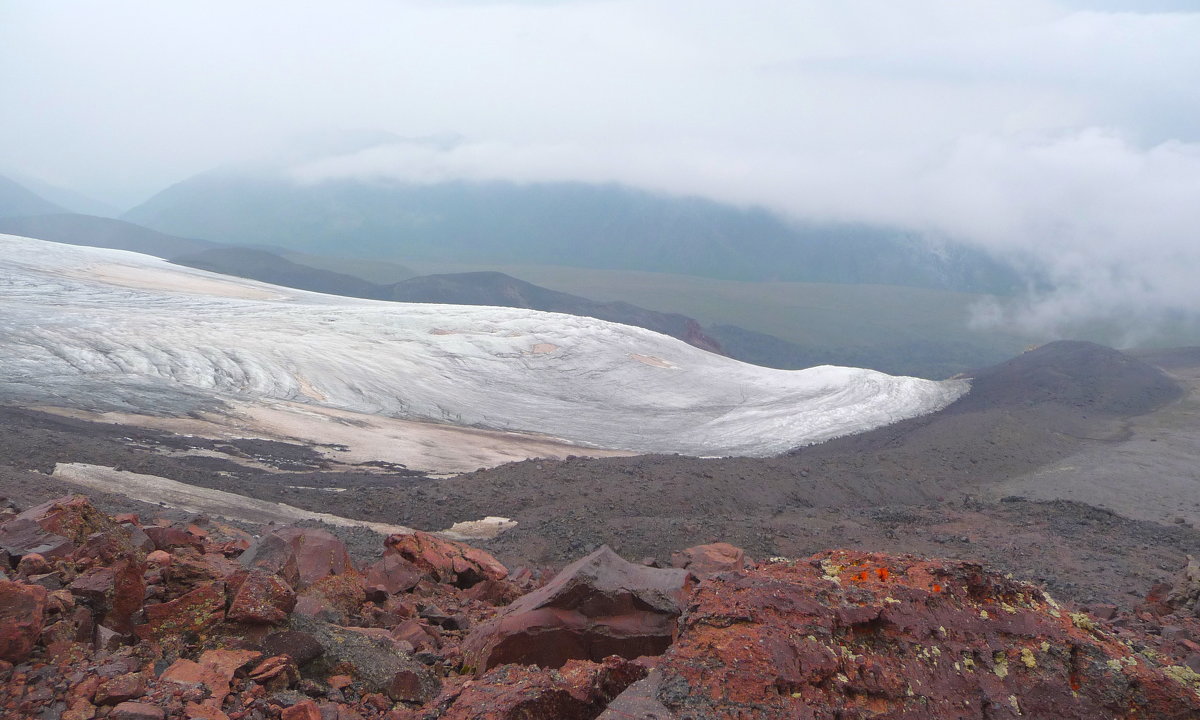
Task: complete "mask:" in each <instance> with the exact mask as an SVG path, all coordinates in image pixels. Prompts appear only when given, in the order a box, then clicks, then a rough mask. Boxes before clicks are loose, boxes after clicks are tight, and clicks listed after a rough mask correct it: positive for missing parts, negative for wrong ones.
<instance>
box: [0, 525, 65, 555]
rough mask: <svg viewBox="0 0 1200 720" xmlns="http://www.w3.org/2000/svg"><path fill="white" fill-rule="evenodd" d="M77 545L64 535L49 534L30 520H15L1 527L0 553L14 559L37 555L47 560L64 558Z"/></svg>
mask: <svg viewBox="0 0 1200 720" xmlns="http://www.w3.org/2000/svg"><path fill="white" fill-rule="evenodd" d="M74 549H75V543H73V542H71V541H70V540H69V539H67V538H65V537H63V536H62V535H55V534H54V533H48V532H46V531H45V530H44V529H42V526H40V525H38V524H37V523H36V522H34V521H33V520H30V519H28V518H15V519H13V520H9V521H8V522H7V523H5V524H4V526H3V527H0V552H3V553H5V554H6V555H11V556H13V557H23V556H25V555H28V554H30V553H37V554H38V555H41V556H43V557H46V558H63V557H66V556H68V555H70V554H71V551H72V550H74Z"/></svg>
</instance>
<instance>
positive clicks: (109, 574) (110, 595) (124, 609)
mask: <svg viewBox="0 0 1200 720" xmlns="http://www.w3.org/2000/svg"><path fill="white" fill-rule="evenodd" d="M144 572H145V566H144V565H143V564H142V563H140V562H137V561H135V560H134V559H132V558H128V559H123V560H119V561H117V562H115V563H113V564H112V565H110V566H98V567H93V568H91V569H90V570H88V571H86V572H84V573H83V574H81V575H79V576H78V577H76V578H75V579H74V580H73V581H72V582H71V584H70V585H68V586H67V589H68V590H70V591H71V593H72V594H73V595H75V596H76V597H78V598H79V599H80V600H81V601H83V602H85V603H87V604H88V605H89V606H90V607H91V608H92V610H94V611H95V613H96V617H97V618H99V621H100V623H101V624H102V625H104V626H105V627H107V628H109V629H111V630H115V631H116V632H118V633H122V634H125V633H129V632H131V631H132V630H133V616H134V614H135V613H137V612H138V611H139V610H141V608H142V600H143V599H144V594H145V590H146V585H145V583H144V582H143V580H142V576H143V573H144Z"/></svg>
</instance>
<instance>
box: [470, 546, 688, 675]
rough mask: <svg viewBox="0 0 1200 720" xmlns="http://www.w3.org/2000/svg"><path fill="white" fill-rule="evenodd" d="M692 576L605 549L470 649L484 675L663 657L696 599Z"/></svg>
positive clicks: (474, 637) (487, 627) (481, 630)
mask: <svg viewBox="0 0 1200 720" xmlns="http://www.w3.org/2000/svg"><path fill="white" fill-rule="evenodd" d="M692 585H693V578H692V575H691V574H690V573H689V572H687V571H686V570H679V569H663V570H659V569H656V568H648V567H645V566H642V565H637V564H634V563H631V562H626V561H625V560H623V559H621V558H620V557H619V556H618V555H617V554H616V553H614V552H613V551H612V550H610V549H609V548H608V546H603V547H601V548H600V549H598V550H596V551H595V552H593V553H592V554H590V555H588V556H586V557H584V558H581V559H580V560H577V561H576V562H574V563H572V564H571V565H569V566H567V567H566V568H565V569H563V571H562V572H561V573H559V574H558V575H557V576H556V577H555V578H554V579H553V580H551V581H550V582H549V583H547V584H546V585H545V587H543V588H541V589H539V590H536V591H534V592H532V593H530V594H528V595H525V596H523V597H521V598H518V599H517V600H516V601H515V602H513V603H512V604H511V605H509V606H508V607H507V608H506V609H505V610H504V611H503V612H502V613H501V614H500V615H498V616H497V617H496V618H495V619H494V620H492V621H490V622H488V623H485V624H483V625H480V626H477V627H476V628H475V629H474V630H472V631H471V633H470V634H469V635H468V636H467V638H466V640H465V641H464V642H463V654H464V657H465V660H466V663H467V665H469V666H471V667H474V668H475V669H476V671H477V672H481V671H483V670H486V669H488V668H492V667H495V666H497V665H502V664H505V663H524V664H538V665H542V666H545V667H559V666H561V665H563V664H564V663H565V662H567V661H568V660H571V659H580V660H597V661H598V660H601V659H603V658H605V657H607V656H609V655H619V656H622V657H629V658H633V657H638V656H640V655H658V654H660V653H662V652H663V651H664V650H665V649H666V648H667V646H668V645H670V644H671V639H672V637H673V635H674V631H675V619H676V618H677V617H678V616H679V614H680V612H682V609H683V604H684V602H685V601H686V599H687V596H688V594H689V593H690V592H691V589H692Z"/></svg>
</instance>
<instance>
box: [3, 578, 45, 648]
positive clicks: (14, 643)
mask: <svg viewBox="0 0 1200 720" xmlns="http://www.w3.org/2000/svg"><path fill="white" fill-rule="evenodd" d="M46 595H47V593H46V588H43V587H39V586H37V585H24V584H22V583H17V582H11V581H9V580H0V660H3V661H6V662H11V663H19V662H24V661H25V660H26V659H28V658H29V654H30V653H31V652H33V648H34V645H36V644H37V641H38V637H39V636H40V635H41V632H42V622H43V621H44V619H45V615H46Z"/></svg>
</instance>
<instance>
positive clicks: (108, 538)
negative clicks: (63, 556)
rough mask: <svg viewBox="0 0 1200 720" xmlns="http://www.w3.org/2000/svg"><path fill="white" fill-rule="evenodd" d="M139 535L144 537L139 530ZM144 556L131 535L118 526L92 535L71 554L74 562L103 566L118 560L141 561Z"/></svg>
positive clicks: (127, 530) (128, 531)
mask: <svg viewBox="0 0 1200 720" xmlns="http://www.w3.org/2000/svg"><path fill="white" fill-rule="evenodd" d="M139 533H140V534H143V535H144V533H141V531H140V530H139ZM144 555H145V551H144V550H143V549H142V548H140V547H139V546H138V544H137V543H135V542H134V539H133V533H132V532H131V531H130V530H129V529H128V528H125V527H122V526H120V525H115V526H113V527H112V528H109V529H108V530H102V531H100V532H97V533H92V534H91V535H89V536H87V538H86V539H85V540H84V541H83V542H82V543H80V544H79V547H77V548H75V550H74V551H73V552H72V553H71V557H72V559H74V560H95V561H97V562H101V563H105V564H109V563H112V562H114V561H116V560H117V559H119V558H135V559H138V560H141V559H142V557H143V556H144Z"/></svg>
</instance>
